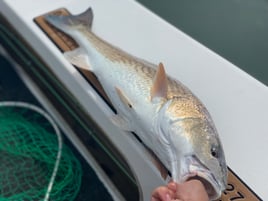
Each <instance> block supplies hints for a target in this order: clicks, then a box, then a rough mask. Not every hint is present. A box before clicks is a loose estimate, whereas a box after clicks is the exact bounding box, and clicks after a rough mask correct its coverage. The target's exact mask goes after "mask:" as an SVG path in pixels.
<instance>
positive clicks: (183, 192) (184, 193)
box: [151, 179, 209, 201]
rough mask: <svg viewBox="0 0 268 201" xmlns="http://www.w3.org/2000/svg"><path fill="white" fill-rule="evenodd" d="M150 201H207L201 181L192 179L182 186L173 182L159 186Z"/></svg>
mask: <svg viewBox="0 0 268 201" xmlns="http://www.w3.org/2000/svg"><path fill="white" fill-rule="evenodd" d="M151 201H209V198H208V194H207V192H206V189H205V187H204V185H203V184H202V182H201V181H199V180H198V179H193V180H189V181H186V182H184V183H182V184H177V183H175V182H171V183H169V184H168V185H167V186H160V187H158V188H156V189H155V190H154V191H153V193H152V198H151Z"/></svg>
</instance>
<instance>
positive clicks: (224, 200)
mask: <svg viewBox="0 0 268 201" xmlns="http://www.w3.org/2000/svg"><path fill="white" fill-rule="evenodd" d="M50 13H51V14H56V15H69V14H70V13H69V12H68V11H67V10H66V9H58V10H55V11H52V12H50ZM47 14H49V13H47ZM47 14H44V15H42V16H38V17H36V18H35V19H34V21H35V22H36V24H37V25H38V26H39V27H40V28H41V29H42V30H43V31H44V32H45V33H46V34H47V36H48V37H49V38H50V39H51V40H52V41H53V42H54V43H55V45H56V46H57V47H58V48H59V49H60V50H61V51H62V52H66V51H70V50H73V49H75V48H77V47H78V45H77V43H76V42H75V41H74V40H73V39H72V38H71V37H69V36H68V35H66V34H64V33H63V32H61V31H59V30H58V29H56V28H54V27H53V26H51V25H49V24H48V23H47V22H46V21H45V19H44V16H45V15H47ZM79 71H80V72H81V74H82V75H83V76H84V77H85V78H86V79H87V81H88V82H89V83H90V84H91V85H92V86H93V87H94V88H95V90H96V91H97V92H98V93H99V94H100V95H101V96H102V97H103V99H104V100H105V101H106V102H107V103H108V104H109V105H110V106H111V107H112V108H113V106H112V104H111V102H110V101H109V99H108V97H107V95H106V94H105V92H104V90H103V88H102V86H101V85H100V83H99V82H98V79H97V78H96V76H95V75H94V74H93V73H91V72H90V71H87V70H83V69H79ZM261 200H262V199H261V198H259V197H258V196H257V195H256V194H255V193H254V191H253V190H251V189H250V188H249V187H248V185H246V184H245V183H244V182H243V181H242V180H241V179H240V178H239V177H238V176H237V175H236V174H235V173H234V172H233V171H232V170H231V169H230V168H228V185H227V188H226V190H225V191H224V192H223V193H222V196H221V198H220V199H218V200H217V201H261Z"/></svg>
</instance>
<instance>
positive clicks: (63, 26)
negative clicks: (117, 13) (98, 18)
mask: <svg viewBox="0 0 268 201" xmlns="http://www.w3.org/2000/svg"><path fill="white" fill-rule="evenodd" d="M45 19H46V21H47V22H49V23H50V24H52V25H53V26H55V27H57V28H58V29H60V30H62V31H64V32H66V33H71V31H72V30H73V29H75V28H77V27H81V26H83V27H86V28H88V29H91V26H92V21H93V11H92V9H91V8H88V9H87V10H86V11H84V12H83V13H81V14H79V15H68V16H63V15H60V16H59V15H53V14H52V15H51V14H48V15H47V16H45Z"/></svg>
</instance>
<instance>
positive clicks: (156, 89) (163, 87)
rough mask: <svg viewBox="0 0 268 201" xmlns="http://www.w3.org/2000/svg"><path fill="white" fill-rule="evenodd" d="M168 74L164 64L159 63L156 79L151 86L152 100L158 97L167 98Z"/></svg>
mask: <svg viewBox="0 0 268 201" xmlns="http://www.w3.org/2000/svg"><path fill="white" fill-rule="evenodd" d="M167 88H168V85H167V75H166V72H165V68H164V65H163V64H162V63H159V65H158V68H157V71H156V74H155V77H154V81H153V86H152V88H151V100H153V99H154V98H156V97H160V98H166V97H167Z"/></svg>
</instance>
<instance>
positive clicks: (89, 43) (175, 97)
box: [46, 8, 227, 199]
mask: <svg viewBox="0 0 268 201" xmlns="http://www.w3.org/2000/svg"><path fill="white" fill-rule="evenodd" d="M46 20H47V21H48V22H49V23H51V24H52V25H54V26H55V27H57V28H58V29H60V30H62V31H63V32H65V33H67V34H69V35H70V36H72V37H73V38H74V39H75V40H76V42H77V43H78V44H79V46H80V47H79V48H78V49H75V50H74V51H71V52H67V53H65V57H66V58H67V59H68V60H69V61H70V62H71V63H72V64H74V65H77V66H79V67H82V68H85V69H88V70H90V71H92V72H94V74H95V75H96V76H97V77H98V80H99V81H100V83H101V85H102V86H103V88H104V90H105V92H106V93H107V95H108V97H109V98H110V100H111V102H112V104H113V105H114V107H115V108H116V110H117V115H115V117H113V118H112V119H113V122H114V123H115V124H116V125H117V126H119V127H120V128H122V129H124V130H126V131H133V132H135V133H136V134H137V135H138V136H139V137H140V138H141V140H142V141H143V142H144V143H145V144H146V146H147V147H148V148H149V149H150V150H151V151H153V152H154V154H155V155H156V156H157V157H158V159H159V160H160V161H161V162H162V163H163V164H164V165H165V167H166V168H167V169H168V170H169V171H170V172H171V175H172V179H173V180H174V181H176V182H184V181H186V180H188V179H190V178H192V177H198V178H200V180H202V181H203V183H204V184H205V186H206V189H207V192H208V194H209V197H210V199H216V198H218V197H219V196H220V195H221V192H222V191H223V190H224V189H225V187H226V183H227V166H226V162H225V157H224V152H223V148H222V145H221V142H220V139H219V136H218V133H217V131H216V128H215V126H214V123H213V121H212V119H211V117H210V115H209V113H208V111H207V110H206V108H205V107H204V106H203V104H202V103H201V102H200V101H199V100H198V98H196V97H195V96H194V95H193V94H192V93H191V92H190V90H189V89H187V88H186V87H185V86H184V85H183V84H181V83H180V82H178V81H176V80H175V79H173V78H171V77H169V76H167V75H166V73H165V69H164V66H163V64H162V63H160V64H159V65H155V64H151V63H149V62H147V61H144V60H141V59H138V58H136V57H134V56H132V55H130V54H128V53H126V52H124V51H122V50H120V49H119V48H117V47H115V46H112V45H110V44H109V43H107V42H106V41H104V40H102V39H101V38H99V37H98V36H96V35H95V34H94V33H92V32H91V25H92V20H93V13H92V10H91V9H90V8H89V9H88V10H87V11H85V12H84V13H82V14H80V15H72V16H53V15H48V16H46Z"/></svg>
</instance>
